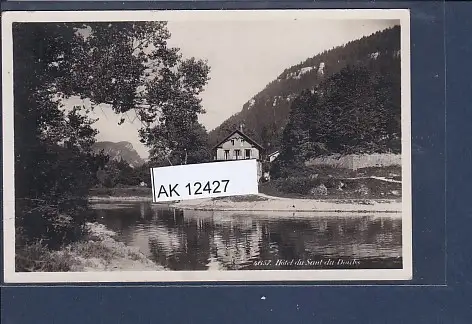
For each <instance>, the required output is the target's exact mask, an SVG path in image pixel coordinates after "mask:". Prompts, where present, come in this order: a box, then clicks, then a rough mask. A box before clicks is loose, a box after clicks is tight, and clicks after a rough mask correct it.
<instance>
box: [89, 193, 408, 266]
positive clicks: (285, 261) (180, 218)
mask: <svg viewBox="0 0 472 324" xmlns="http://www.w3.org/2000/svg"><path fill="white" fill-rule="evenodd" d="M92 207H93V214H94V216H95V218H96V221H97V222H99V223H101V224H103V225H105V226H106V227H107V228H108V229H110V230H112V231H114V232H116V233H117V237H116V238H117V239H118V240H120V241H122V242H124V243H125V244H127V245H129V246H134V247H138V248H139V249H140V250H141V252H143V253H144V254H145V255H146V256H147V257H148V258H149V259H151V260H153V261H154V262H155V263H157V264H159V265H162V266H164V267H165V268H167V269H169V270H241V269H242V270H248V269H272V270H286V269H333V268H335V269H339V268H341V269H352V268H357V269H359V268H361V269H372V268H375V269H394V268H401V267H402V258H401V255H402V245H401V244H402V239H401V238H402V230H401V218H399V217H398V216H395V215H393V214H392V215H390V214H386V213H379V214H365V215H359V214H356V215H353V214H326V215H323V214H322V215H320V214H311V213H299V214H293V213H289V212H287V213H281V214H280V213H279V214H275V213H270V212H267V213H249V214H248V213H246V214H245V213H244V212H242V213H235V212H211V211H191V210H176V209H171V208H168V207H166V206H164V205H162V206H155V205H151V204H150V203H147V202H137V203H105V204H103V203H100V204H93V205H92Z"/></svg>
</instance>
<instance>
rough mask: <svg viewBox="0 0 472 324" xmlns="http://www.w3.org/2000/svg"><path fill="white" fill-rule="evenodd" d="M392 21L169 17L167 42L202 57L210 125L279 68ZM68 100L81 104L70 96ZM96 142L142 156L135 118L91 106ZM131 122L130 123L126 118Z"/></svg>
mask: <svg viewBox="0 0 472 324" xmlns="http://www.w3.org/2000/svg"><path fill="white" fill-rule="evenodd" d="M396 22H397V21H392V20H351V21H346V20H344V21H341V20H316V21H313V20H284V21H275V20H274V21H225V22H221V21H203V20H202V21H191V22H189V21H187V22H186V21H175V22H169V24H168V28H169V30H170V32H171V34H172V37H171V40H170V41H169V44H170V45H171V46H176V47H179V48H181V51H182V54H183V55H184V56H185V57H191V56H194V57H196V58H201V59H207V60H208V64H209V65H210V67H211V72H210V78H211V80H210V81H209V82H208V84H207V86H206V88H205V91H204V93H203V94H202V96H201V97H202V100H203V107H204V108H205V110H206V111H207V113H206V114H205V115H202V116H201V117H200V121H201V123H202V124H203V125H204V126H205V127H206V128H207V130H211V129H213V128H215V127H217V126H218V125H219V124H220V123H221V122H223V121H224V120H225V119H227V118H228V117H230V116H231V115H233V114H234V113H236V112H238V111H240V110H241V108H242V106H243V104H244V103H245V102H246V101H248V100H249V99H251V97H252V96H254V95H255V94H257V93H258V92H259V91H261V90H262V89H263V88H264V87H265V86H266V85H267V84H268V83H269V82H270V81H272V80H274V79H275V78H276V77H277V76H278V75H279V74H280V73H281V72H282V71H283V70H284V69H286V68H288V67H290V66H292V65H294V64H297V63H300V62H302V61H304V60H305V59H307V58H308V57H312V56H314V55H316V54H318V53H320V52H322V51H324V50H326V49H331V48H333V47H335V46H339V45H343V44H345V43H347V42H349V41H351V40H355V39H358V38H361V37H363V36H365V35H370V34H372V33H375V32H376V31H379V30H383V29H385V28H388V27H391V26H393V25H395V23H396ZM69 104H82V102H80V103H79V102H77V100H72V101H71V102H70V103H69ZM85 104H86V103H85ZM93 117H94V118H97V117H98V118H99V121H98V122H96V123H95V127H97V128H98V130H99V131H100V133H99V135H98V136H97V139H98V140H99V141H112V142H119V141H128V142H130V143H131V144H133V146H134V148H135V149H136V151H137V152H138V153H139V154H140V155H141V156H143V157H147V156H148V152H147V149H146V148H145V147H144V146H143V145H142V144H141V143H140V142H139V138H138V132H137V130H138V129H139V126H140V124H139V122H138V121H134V122H132V121H133V117H134V114H133V113H130V114H129V117H130V120H129V121H128V120H127V121H126V122H125V123H124V124H123V125H120V126H119V125H118V121H119V119H120V117H119V116H116V115H114V114H113V113H111V112H110V111H109V110H107V109H106V107H104V108H103V111H102V109H96V110H95V112H94V116H93ZM130 121H131V122H130Z"/></svg>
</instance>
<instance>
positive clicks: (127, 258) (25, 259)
mask: <svg viewBox="0 0 472 324" xmlns="http://www.w3.org/2000/svg"><path fill="white" fill-rule="evenodd" d="M87 227H88V234H87V236H86V237H85V239H84V240H83V241H80V242H76V243H72V244H70V245H68V246H65V247H64V248H63V249H61V250H59V251H50V250H48V249H47V248H45V247H44V246H43V245H41V244H40V243H37V244H34V245H30V246H27V247H25V248H23V249H19V250H18V251H17V254H16V261H15V262H16V264H15V266H16V269H17V271H35V272H70V271H72V272H82V271H126V270H132V271H141V270H164V268H163V267H161V266H158V265H157V264H155V263H154V262H152V261H151V260H149V259H148V258H147V257H146V256H145V255H144V254H142V253H141V252H140V251H139V250H138V249H135V248H132V247H129V246H126V245H125V244H124V243H122V242H118V241H117V240H116V239H115V238H114V236H115V233H114V232H112V231H109V230H107V229H106V228H105V227H104V226H103V225H101V224H97V223H88V224H87Z"/></svg>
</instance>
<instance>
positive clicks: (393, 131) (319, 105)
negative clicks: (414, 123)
mask: <svg viewBox="0 0 472 324" xmlns="http://www.w3.org/2000/svg"><path fill="white" fill-rule="evenodd" d="M400 115H401V106H400V88H399V87H397V86H396V84H395V82H394V80H392V78H391V76H390V75H389V74H381V73H378V72H374V71H372V70H370V69H368V68H366V67H363V66H350V65H349V66H347V67H346V68H344V69H342V70H341V71H340V72H338V73H336V74H334V75H332V76H331V77H329V78H328V79H326V80H325V81H323V82H321V83H320V85H319V86H318V87H317V88H316V89H315V90H312V91H309V90H305V91H302V93H301V94H300V95H299V96H298V97H297V98H295V100H294V101H293V103H292V106H291V110H290V114H289V118H288V122H287V125H286V127H285V128H284V131H283V133H282V138H281V145H280V156H279V158H278V159H277V160H276V161H275V163H274V164H273V166H272V170H271V171H272V176H274V177H286V176H287V175H290V174H291V173H293V172H292V171H293V170H300V169H303V168H304V162H305V161H307V160H309V159H311V158H316V157H319V156H326V155H331V154H333V153H337V154H342V155H347V154H372V153H385V152H389V153H400V152H401V119H400Z"/></svg>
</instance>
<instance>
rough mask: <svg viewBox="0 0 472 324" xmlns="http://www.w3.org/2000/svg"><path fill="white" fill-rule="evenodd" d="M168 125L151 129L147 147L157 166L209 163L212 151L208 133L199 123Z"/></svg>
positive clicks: (170, 123) (167, 122)
mask: <svg viewBox="0 0 472 324" xmlns="http://www.w3.org/2000/svg"><path fill="white" fill-rule="evenodd" d="M173 121H174V120H173V119H172V118H171V117H170V118H168V119H166V123H165V124H162V125H158V126H156V127H154V128H152V129H151V131H150V132H149V135H148V137H147V142H146V145H148V146H149V147H150V148H151V149H150V157H151V161H152V162H153V164H155V166H165V165H176V164H192V163H201V162H209V161H210V160H211V151H210V146H209V141H208V133H207V131H206V129H205V127H204V126H203V125H201V124H200V123H199V122H197V121H193V122H192V121H189V122H188V123H183V122H178V123H172V122H173Z"/></svg>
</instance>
